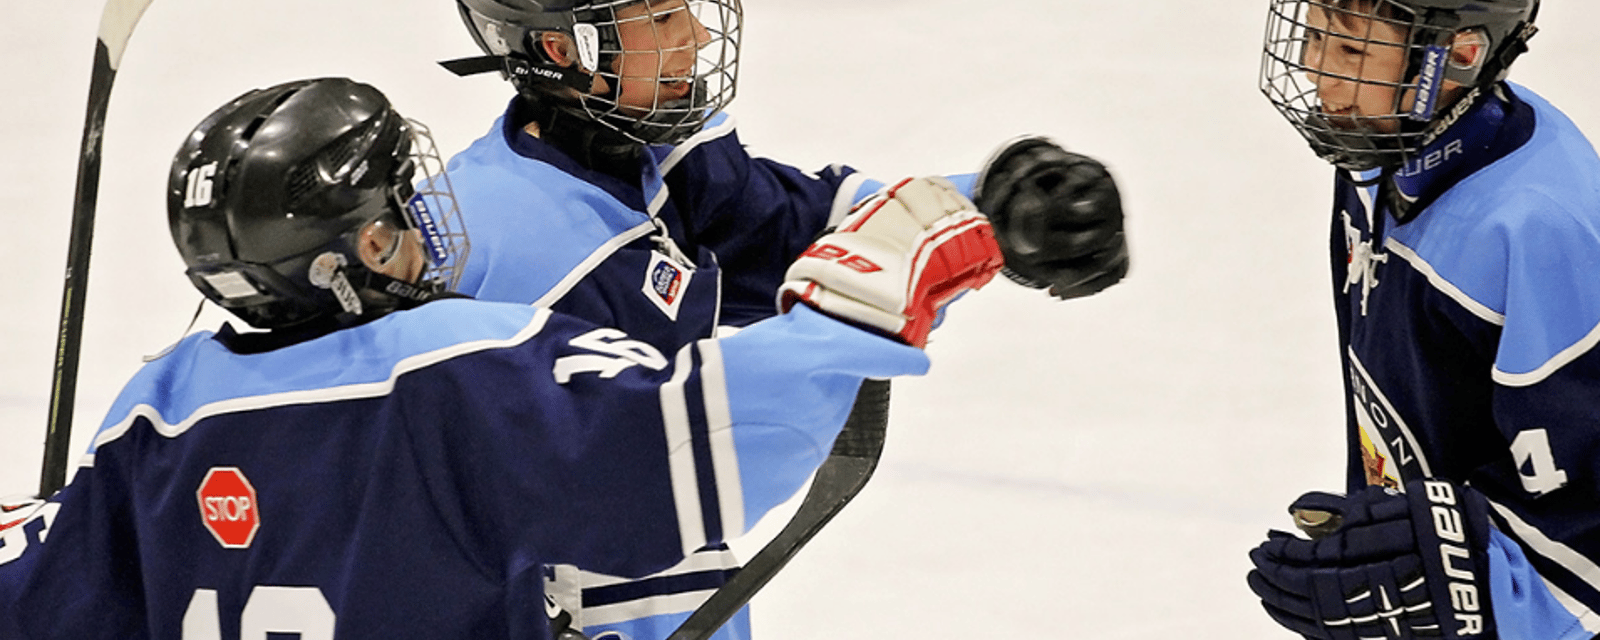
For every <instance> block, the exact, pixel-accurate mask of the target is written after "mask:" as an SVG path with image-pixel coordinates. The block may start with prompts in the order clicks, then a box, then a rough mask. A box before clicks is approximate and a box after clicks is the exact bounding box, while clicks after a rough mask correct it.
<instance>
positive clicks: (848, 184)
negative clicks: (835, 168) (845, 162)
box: [826, 173, 867, 227]
mask: <svg viewBox="0 0 1600 640" xmlns="http://www.w3.org/2000/svg"><path fill="white" fill-rule="evenodd" d="M866 183H867V176H865V175H863V174H861V173H852V174H850V175H848V176H845V178H844V182H842V183H840V184H839V190H838V191H837V192H834V194H833V209H832V210H830V211H829V212H828V224H827V225H826V226H827V227H837V226H839V221H841V220H844V217H845V216H847V215H850V212H851V211H852V210H854V209H855V207H856V201H857V200H858V198H856V192H857V191H860V190H861V185H863V184H866Z"/></svg>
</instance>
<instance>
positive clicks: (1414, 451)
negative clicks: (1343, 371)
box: [1346, 349, 1433, 478]
mask: <svg viewBox="0 0 1600 640" xmlns="http://www.w3.org/2000/svg"><path fill="white" fill-rule="evenodd" d="M1346 353H1349V354H1350V366H1352V367H1355V368H1356V370H1357V371H1359V372H1361V383H1362V384H1363V385H1365V386H1366V387H1367V391H1368V392H1370V393H1371V394H1372V395H1373V396H1375V397H1377V398H1378V402H1381V403H1383V410H1384V411H1386V412H1388V414H1389V415H1390V416H1391V417H1393V418H1394V422H1395V427H1396V428H1398V429H1400V434H1401V435H1403V436H1405V437H1406V445H1407V446H1410V447H1411V455H1413V456H1415V457H1416V459H1417V466H1419V467H1421V468H1422V476H1423V477H1425V478H1432V477H1433V469H1431V468H1430V467H1429V465H1428V456H1427V454H1425V453H1423V451H1422V447H1420V446H1417V436H1416V435H1414V434H1412V433H1411V427H1410V426H1409V425H1407V424H1406V421H1405V420H1404V419H1403V418H1401V417H1400V412H1398V411H1395V410H1394V404H1393V403H1391V402H1389V396H1386V395H1384V394H1383V390H1382V389H1379V388H1378V385H1377V384H1375V383H1374V381H1373V379H1372V374H1370V373H1367V368H1366V366H1364V365H1362V364H1361V358H1358V357H1356V350H1355V349H1347V350H1346ZM1356 400H1357V399H1356V398H1351V399H1350V401H1351V402H1355V401H1356ZM1358 409H1359V407H1358ZM1361 411H1362V412H1363V413H1365V412H1366V410H1365V409H1361ZM1368 415H1370V414H1368Z"/></svg>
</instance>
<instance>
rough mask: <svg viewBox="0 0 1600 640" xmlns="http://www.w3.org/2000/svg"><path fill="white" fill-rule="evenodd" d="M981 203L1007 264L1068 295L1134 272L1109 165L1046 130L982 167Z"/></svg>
mask: <svg viewBox="0 0 1600 640" xmlns="http://www.w3.org/2000/svg"><path fill="white" fill-rule="evenodd" d="M973 200H974V202H976V203H977V205H978V210H979V211H982V212H983V213H984V215H987V216H989V221H990V222H991V223H993V224H994V229H995V235H996V238H997V239H998V240H999V242H1000V249H1001V251H1002V252H1003V253H1004V255H1005V258H1006V266H1005V269H1004V270H1002V271H1001V272H1002V273H1004V274H1005V275H1006V276H1007V277H1009V278H1011V279H1012V280H1014V281H1016V282H1018V283H1021V284H1023V285H1025V286H1029V287H1033V288H1035V289H1044V288H1046V287H1048V288H1049V290H1050V294H1051V295H1054V296H1056V297H1058V298H1061V299H1063V300H1065V299H1068V298H1077V297H1080V296H1087V295H1090V294H1094V293H1099V292H1100V291H1101V290H1103V289H1105V288H1106V287H1109V286H1111V285H1113V284H1116V283H1117V281H1119V280H1121V279H1122V277H1123V276H1125V275H1127V273H1128V244H1127V239H1126V238H1125V237H1124V235H1123V225H1122V196H1121V194H1119V193H1118V192H1117V184H1116V181H1114V180H1113V179H1112V178H1111V174H1110V173H1109V172H1107V171H1106V168H1105V166H1104V165H1102V164H1100V163H1099V162H1098V161H1096V160H1094V159H1093V158H1089V157H1087V156H1082V155H1078V154H1076V153H1072V152H1070V151H1067V150H1065V149H1062V148H1061V146H1060V145H1057V144H1056V143H1054V142H1052V141H1050V140H1049V139H1046V138H1038V137H1027V138H1020V139H1017V140H1014V141H1012V142H1010V143H1008V144H1007V145H1006V146H1005V147H1003V148H1001V149H1000V151H999V152H997V153H995V155H994V157H993V158H992V159H990V160H989V162H988V164H987V165H985V166H984V168H983V170H982V171H980V172H979V173H978V186H977V189H976V197H974V198H973Z"/></svg>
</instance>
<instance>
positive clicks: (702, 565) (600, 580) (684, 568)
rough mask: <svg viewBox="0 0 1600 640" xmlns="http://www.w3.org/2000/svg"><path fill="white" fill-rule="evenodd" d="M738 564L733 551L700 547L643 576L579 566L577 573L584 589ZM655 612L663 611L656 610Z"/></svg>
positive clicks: (715, 569)
mask: <svg viewBox="0 0 1600 640" xmlns="http://www.w3.org/2000/svg"><path fill="white" fill-rule="evenodd" d="M738 566H739V559H738V558H736V557H734V555H733V552H732V551H730V550H728V549H701V550H699V551H697V552H695V553H691V554H689V555H688V557H685V558H684V559H683V561H682V562H679V563H678V564H675V565H672V567H670V568H668V569H665V570H662V571H658V572H656V573H652V574H650V575H648V576H645V577H643V578H624V577H622V576H613V575H607V574H604V573H595V572H592V571H584V570H583V569H581V568H579V569H578V575H579V576H581V579H580V582H581V583H582V586H583V588H584V589H595V588H599V587H609V586H611V585H616V584H628V583H632V582H643V581H645V580H648V579H650V578H658V577H663V576H676V575H688V574H691V573H702V572H705V571H725V570H728V569H735V568H738ZM574 568H576V567H574ZM656 613H664V612H660V611H658V612H656Z"/></svg>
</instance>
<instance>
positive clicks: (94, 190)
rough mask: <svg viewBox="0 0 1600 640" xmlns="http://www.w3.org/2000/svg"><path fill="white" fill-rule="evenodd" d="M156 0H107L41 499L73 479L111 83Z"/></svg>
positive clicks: (65, 284) (82, 158)
mask: <svg viewBox="0 0 1600 640" xmlns="http://www.w3.org/2000/svg"><path fill="white" fill-rule="evenodd" d="M151 1H152V0H106V5H105V9H104V10H102V11H101V13H100V32H99V35H98V37H97V38H96V40H95V45H94V68H93V70H92V71H91V73H90V74H89V106H88V108H86V109H84V116H83V142H82V144H81V145H80V146H79V147H78V184H77V190H76V192H75V195H74V197H73V203H72V231H71V236H70V238H69V239H68V244H67V271H66V274H65V275H64V277H63V279H62V288H61V327H60V331H58V332H57V333H56V363H55V373H54V375H53V376H51V379H50V415H49V426H48V429H47V430H46V431H45V436H44V463H43V464H42V465H41V466H42V468H41V469H40V471H39V497H41V498H48V497H50V496H51V495H54V494H55V492H56V491H57V490H59V489H61V487H63V486H65V485H66V482H67V453H68V448H69V447H70V445H71V442H72V409H73V402H74V401H75V400H76V398H77V391H78V352H79V345H80V344H81V343H82V339H83V315H84V305H85V301H86V298H87V294H88V288H89V256H90V253H91V248H92V247H91V245H92V243H93V240H94V212H95V205H96V203H97V201H98V200H99V197H100V149H101V146H102V145H101V143H102V140H103V139H104V137H105V127H106V108H107V107H108V106H109V105H110V104H111V84H112V82H113V81H115V80H116V78H117V67H118V66H119V65H121V64H122V52H123V51H124V50H125V49H126V48H127V45H128V38H130V37H132V36H133V28H134V27H135V26H137V25H138V24H139V18H140V17H142V16H143V15H144V12H145V9H148V8H150V3H151Z"/></svg>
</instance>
